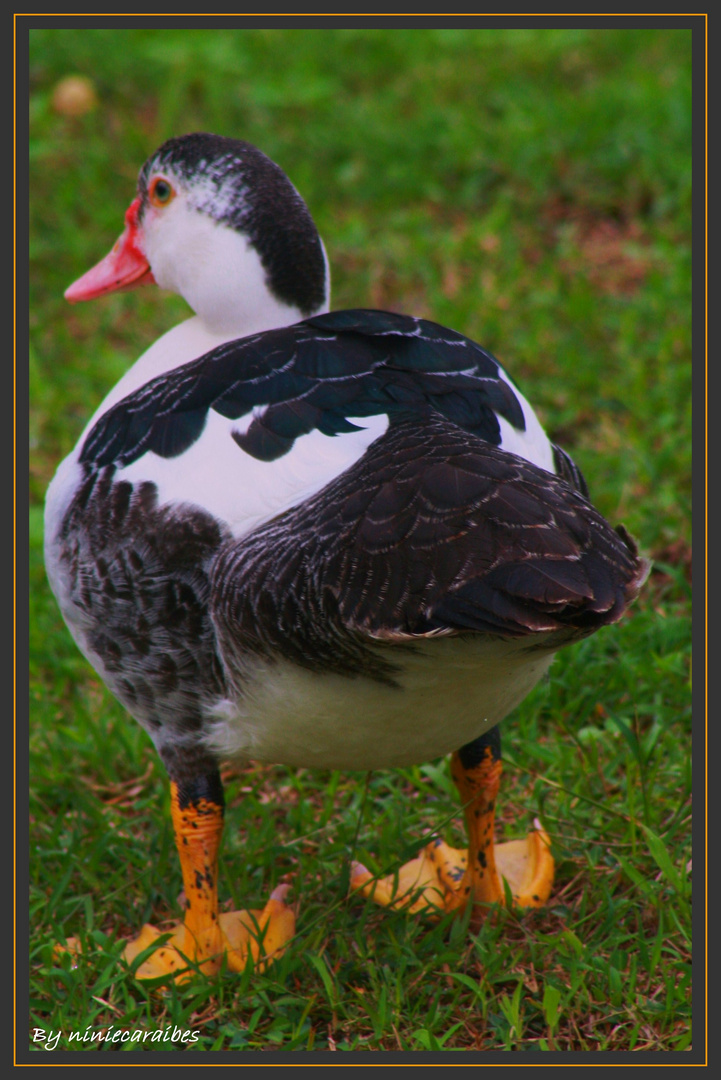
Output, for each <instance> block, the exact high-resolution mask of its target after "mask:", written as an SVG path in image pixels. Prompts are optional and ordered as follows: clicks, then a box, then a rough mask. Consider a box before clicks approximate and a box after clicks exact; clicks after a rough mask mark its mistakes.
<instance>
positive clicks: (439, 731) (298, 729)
mask: <svg viewBox="0 0 721 1080" xmlns="http://www.w3.org/2000/svg"><path fill="white" fill-rule="evenodd" d="M536 644H537V639H536ZM394 650H397V655H396V654H395V653H394ZM384 655H385V657H386V659H389V660H391V661H392V662H394V663H397V664H398V666H399V668H400V671H399V673H398V675H397V676H396V679H397V681H398V683H399V684H400V685H399V686H398V687H392V686H386V685H384V684H381V683H379V682H375V681H373V680H371V679H367V678H364V677H359V678H355V679H349V678H344V677H343V676H341V675H317V674H315V673H314V672H311V671H306V670H304V669H303V668H299V667H296V666H294V665H292V664H290V663H287V662H285V661H279V662H277V663H273V664H271V663H267V662H262V663H261V665H260V666H258V667H255V668H254V669H253V673H252V675H251V676H250V678H249V681H248V683H247V684H246V685H244V692H243V695H242V697H241V698H239V699H238V700H235V701H225V702H223V703H222V704H221V705H220V706H219V707H218V709H217V711H216V714H215V720H214V723H213V724H212V725H211V726H210V728H209V733H208V736H207V743H208V745H209V746H210V747H211V748H212V749H213V750H214V751H215V752H216V753H218V754H219V755H220V757H222V758H224V759H226V760H228V759H230V760H233V759H243V760H245V759H252V760H256V761H262V762H268V763H275V764H283V765H291V766H295V767H307V768H312V767H317V768H331V769H363V770H367V769H377V768H391V767H394V766H404V765H412V764H418V763H421V762H423V761H430V760H432V759H433V758H437V757H440V756H441V755H443V754H447V753H450V752H451V751H453V750H458V749H459V748H460V747H461V746H464V745H465V744H466V743H468V742H471V741H472V740H473V739H475V738H477V737H478V736H479V735H482V734H483V733H484V732H485V731H487V730H488V729H489V728H491V727H493V726H494V725H495V724H497V723H499V721H501V720H502V719H503V718H504V716H506V715H507V714H508V713H509V712H510V711H511V710H512V709H513V708H515V706H516V705H518V704H519V703H520V702H521V701H522V700H523V698H524V697H525V696H526V694H528V692H529V691H530V690H531V689H532V688H533V687H534V686H535V685H536V683H537V682H538V681H539V679H540V678H541V677H542V676H543V675H544V673H545V672H546V671H547V669H548V667H549V665H550V663H551V661H552V659H553V653H552V652H550V651H549V652H545V651H541V650H540V649H538V648H534V649H528V645H527V643H526V642H508V641H505V642H504V641H497V640H489V639H484V638H481V637H473V638H471V637H468V638H458V637H446V638H440V637H439V638H432V639H427V640H424V641H422V642H420V643H419V644H418V645H416V646H414V650H413V651H412V652H411V651H409V650H408V649H407V648H405V647H399V646H392V647H387V649H386V650H385V652H384Z"/></svg>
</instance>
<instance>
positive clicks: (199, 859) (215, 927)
mask: <svg viewBox="0 0 721 1080" xmlns="http://www.w3.org/2000/svg"><path fill="white" fill-rule="evenodd" d="M170 790H171V813H172V818H173V829H174V833H175V844H176V847H177V849H178V855H179V857H180V866H181V870H182V874H183V885H184V888H185V898H186V904H187V908H186V915H185V919H184V921H183V922H182V923H178V924H176V926H175V928H174V929H173V930H172V936H171V938H170V940H169V941H167V942H166V943H165V944H163V945H160V946H159V947H158V948H157V949H156V950H155V952H153V953H152V955H151V956H150V957H148V959H146V960H145V961H144V962H143V963H142V964H141V965H140V967H139V968H138V971H137V973H136V974H137V977H138V978H140V979H154V978H158V977H160V976H163V975H169V974H173V973H175V972H178V973H179V974H180V973H185V977H189V976H190V975H191V974H192V968H189V964H192V965H194V967H198V968H200V970H201V971H203V972H205V973H206V974H212V973H213V972H215V971H217V970H218V969H219V967H220V965H221V963H222V961H223V957H224V956H226V957H227V964H228V967H229V968H230V970H233V971H242V969H243V967H244V966H245V963H246V961H247V958H248V955H252V957H253V960H254V961H255V962H256V963H257V962H258V961H260V963H268V962H269V961H270V959H271V958H272V957H273V956H274V955H275V956H277V955H278V954H279V952H280V950H282V948H283V946H284V945H285V944H286V942H287V941H288V940H289V939H290V938H291V937H292V936H293V933H294V931H295V917H294V914H293V911H292V910H291V908H289V907H288V906H287V905H286V904H285V903H284V896H285V892H286V891H287V889H288V886H286V885H281V886H279V887H278V888H277V889H275V891H274V892H273V894H272V895H271V897H270V899H269V900H268V903H267V904H266V906H265V908H263V910H262V911H233V912H225V913H222V914H221V912H220V911H219V908H218V852H219V850H220V841H221V837H222V833H223V812H224V799H223V787H222V783H221V780H220V775H219V773H218V771H217V769H214V770H212V771H210V772H206V773H203V774H202V775H198V776H195V777H193V778H191V779H183V780H182V781H174V780H173V781H171V784H170ZM160 934H161V931H159V930H157V929H156V928H155V927H154V926H150V925H149V924H146V925H145V926H144V927H143V928H142V930H141V932H140V935H139V936H138V937H137V938H136V939H135V940H134V941H132V942H131V943H130V944H129V945H128V946H127V948H126V950H125V959H126V960H127V961H128V963H130V962H132V960H134V959H135V957H136V956H138V955H139V954H140V953H141V952H142V951H143V950H144V949H147V948H148V947H149V946H150V945H152V943H153V941H155V940H156V939H157V938H158V937H159V936H160Z"/></svg>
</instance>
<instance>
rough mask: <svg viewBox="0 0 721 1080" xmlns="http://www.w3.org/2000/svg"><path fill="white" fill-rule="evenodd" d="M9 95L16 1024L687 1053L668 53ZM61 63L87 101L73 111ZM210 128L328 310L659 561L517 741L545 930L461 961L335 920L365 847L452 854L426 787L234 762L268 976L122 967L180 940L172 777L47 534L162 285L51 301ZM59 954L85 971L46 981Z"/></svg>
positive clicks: (106, 54)
mask: <svg viewBox="0 0 721 1080" xmlns="http://www.w3.org/2000/svg"><path fill="white" fill-rule="evenodd" d="M30 71H31V99H30V117H31V176H30V182H31V201H32V206H31V293H32V296H31V346H32V347H31V355H30V386H31V406H32V409H31V461H32V465H31V476H30V491H31V528H30V531H31V589H30V602H31V641H30V650H31V664H30V676H31V767H32V790H31V815H32V816H31V847H30V850H31V853H32V858H31V927H32V941H31V953H30V957H31V1015H30V1017H29V1027H30V1029H31V1030H32V1028H33V1027H36V1026H37V1027H40V1028H44V1029H45V1030H50V1029H52V1030H55V1031H57V1030H58V1029H61V1030H62V1031H63V1033H64V1034H63V1037H62V1039H61V1041H60V1043H59V1049H68V1048H71V1047H72V1046H73V1045H74V1044H72V1043H69V1042H68V1041H67V1040H68V1033H69V1032H70V1031H79V1032H81V1034H82V1033H85V1031H86V1030H87V1029H88V1028H90V1029H92V1031H94V1032H96V1033H97V1032H98V1031H99V1030H101V1029H103V1030H106V1029H110V1028H111V1026H112V1030H117V1029H130V1030H133V1031H135V1030H142V1031H143V1032H144V1033H148V1032H161V1033H162V1032H164V1031H166V1030H168V1028H170V1029H171V1030H172V1028H173V1026H176V1027H179V1028H183V1029H190V1028H192V1029H193V1030H194V1031H195V1032H196V1033H197V1036H198V1038H197V1041H196V1042H195V1043H194V1045H193V1046H192V1047H187V1048H186V1050H185V1051H184V1052H187V1053H193V1052H197V1051H200V1050H223V1051H230V1050H245V1051H252V1050H266V1051H267V1050H272V1049H281V1050H295V1049H297V1050H306V1051H307V1050H310V1049H314V1050H324V1051H332V1050H336V1051H346V1052H347V1051H354V1050H391V1051H397V1050H412V1051H424V1050H438V1049H442V1050H445V1051H458V1050H483V1051H489V1052H490V1051H495V1050H499V1051H505V1050H538V1051H547V1050H594V1051H597V1050H635V1051H644V1050H666V1051H674V1050H685V1049H688V1047H689V1046H690V1039H691V1026H690V1022H691V1014H690V990H691V987H690V911H689V909H690V873H689V869H688V867H689V860H690V854H691V853H690V824H689V818H690V790H691V772H690V753H689V752H690V678H691V674H690V580H689V578H690V563H689V555H690V539H691V538H690V490H691V489H690V431H691V422H690V378H691V376H690V33H689V32H687V31H668V30H665V31H663V30H650V29H648V28H647V29H643V30H602V31H594V30H558V31H557V30H540V31H536V30H520V29H515V30H503V31H500V30H499V31H495V30H478V31H474V32H468V31H457V30H450V29H449V30H421V31H412V30H408V31H399V30H394V31H390V32H389V31H374V30H371V31H368V30H325V31H315V30H289V31H283V30H245V31H243V30H239V31H233V32H230V31H223V32H218V31H207V30H194V31H180V30H170V29H168V30H163V31H153V30H125V31H122V32H119V31H106V30H83V31H80V32H79V31H71V30H37V31H34V32H33V34H32V37H31V60H30ZM75 73H80V74H84V75H86V76H88V77H90V78H91V79H92V80H93V83H94V85H95V89H96V92H97V96H98V106H97V108H96V109H95V110H94V111H92V112H90V113H88V114H86V115H84V116H80V117H68V116H65V115H60V114H58V113H57V112H56V111H55V110H54V108H53V104H52V94H53V89H54V87H55V85H56V84H57V82H58V80H59V79H61V78H62V77H64V76H66V75H69V74H75ZM198 129H201V130H211V131H216V132H219V133H223V134H228V135H236V136H239V137H243V138H246V139H248V140H250V141H251V142H255V143H256V144H257V145H259V146H261V148H262V149H264V150H265V151H266V152H267V153H268V154H269V155H270V156H271V157H273V158H274V159H275V160H277V161H278V162H279V163H280V164H281V165H282V166H283V167H284V168H285V169H286V171H287V172H288V173H289V175H290V176H291V178H292V179H293V181H294V182H295V184H296V185H297V187H298V188H299V189H300V190H301V191H302V193H303V194H304V196H305V197H306V199H307V201H308V203H309V205H310V206H311V209H312V211H313V213H314V216H315V217H316V220H317V222H318V224H319V227H320V229H321V232H322V234H323V236H324V239H325V241H326V245H327V248H328V251H329V253H330V257H331V263H332V267H333V284H334V306H336V307H344V306H364V305H365V306H379V307H390V308H393V309H396V310H402V311H409V312H413V313H415V314H421V315H426V316H429V317H432V318H434V319H436V320H438V321H439V322H443V323H446V324H447V325H450V326H452V327H454V328H456V329H458V330H461V331H463V332H464V333H467V334H468V335H470V336H471V337H474V338H475V339H477V340H479V341H480V342H481V343H482V344H484V345H485V346H486V347H488V348H490V349H491V350H492V351H493V352H494V353H495V354H496V355H497V356H498V357H499V358H500V359H501V360H502V361H503V362H504V363H505V364H506V366H507V367H508V369H509V371H510V372H511V374H512V375H513V376H514V378H515V379H516V380H517V381H518V382H519V384H520V385H521V387H522V388H523V390H524V392H526V394H527V396H528V397H529V398H530V399H531V400H532V401H533V402H534V404H535V405H536V407H537V409H538V411H539V413H540V414H541V416H542V418H543V420H544V422H545V423H546V425H547V427H548V429H549V431H550V432H551V433H552V435H553V436H554V437H555V438H556V439H557V440H558V441H560V442H561V443H562V444H563V445H564V446H565V447H566V448H567V449H568V450H570V451H571V453H572V454H573V455H574V457H575V458H576V460H577V461H578V462H579V464H580V465H581V467H582V468H583V470H584V472H585V474H586V477H587V479H588V481H589V486H590V488H591V492H592V495H593V498H594V501H595V503H596V504H597V505H598V507H599V508H600V509H601V510H602V511H603V512H604V513H605V514H606V515H607V516H608V517H609V519H610V520H612V521H614V522H616V521H623V522H624V523H625V524H626V526H627V527H628V528H629V529H630V531H631V532H632V533H633V534H634V535H635V536H636V537H637V538H638V539H639V541H640V543H641V546H642V548H643V550H644V551H645V552H646V553H648V554H650V555H652V556H653V557H654V559H655V560H656V569H655V572H654V574H653V575H652V577H651V579H650V581H649V584H648V586H647V588H646V589H645V591H644V593H643V595H642V597H641V598H640V600H639V602H638V603H637V604H636V606H635V607H634V609H633V611H632V612H631V614H630V615H629V617H628V618H627V619H626V620H625V621H624V623H623V624H621V625H620V626H618V627H614V628H612V629H609V630H606V631H602V632H601V633H599V634H598V635H597V636H595V637H594V638H592V639H590V640H588V641H585V642H583V643H582V644H580V645H578V646H576V647H574V648H573V649H570V650H568V651H567V652H564V653H562V654H561V655H559V657H558V659H557V661H556V663H555V664H554V666H553V668H552V670H551V676H550V679H549V680H548V681H547V682H546V683H544V684H543V685H542V686H540V687H539V688H538V689H537V690H536V691H535V692H534V693H533V694H532V695H531V696H530V697H529V698H528V699H527V701H526V702H525V703H524V704H523V705H522V706H521V707H520V708H519V709H518V710H517V712H516V713H515V714H514V716H512V717H510V718H509V719H508V721H507V722H506V723H505V724H504V756H505V760H506V772H505V778H504V786H503V792H502V804H501V807H500V813H499V823H498V828H499V831H500V832H502V833H503V834H504V835H506V836H511V835H516V834H520V832H521V831H522V830H523V829H524V828H526V827H527V826H528V825H529V823H530V821H531V820H532V818H533V817H534V816H540V817H541V818H542V819H543V822H544V824H545V826H546V827H547V829H548V831H549V832H550V834H551V836H552V838H553V845H554V850H555V854H556V857H557V881H556V885H555V889H554V894H553V897H552V900H551V902H550V904H549V906H548V907H547V908H546V909H545V910H543V911H540V912H537V913H533V914H531V915H526V916H524V917H520V916H518V915H516V914H514V913H512V912H500V913H499V914H498V915H497V917H495V918H493V919H491V920H489V921H488V922H487V923H486V925H485V926H484V927H483V929H482V930H481V932H480V933H479V934H478V935H477V936H474V935H472V934H470V933H469V932H468V928H467V926H465V925H464V923H463V921H462V920H461V921H457V922H451V921H444V922H441V923H440V924H436V925H433V924H429V923H424V922H420V921H418V920H413V919H409V918H406V917H405V916H403V915H400V914H398V913H389V912H386V911H381V910H380V909H376V908H374V907H373V906H371V905H369V904H366V903H364V902H362V901H359V900H357V899H351V900H349V899H348V898H347V880H348V867H349V861H350V859H351V857H356V858H360V859H361V861H363V862H365V863H366V864H367V865H368V866H369V867H371V868H372V869H374V870H377V871H379V872H380V871H385V870H392V869H393V868H394V867H396V866H397V865H398V863H399V861H400V860H401V859H402V858H403V857H407V856H408V854H409V853H410V852H412V851H414V850H415V848H416V847H417V846H418V844H419V843H420V841H421V840H422V838H423V837H424V836H427V835H429V834H433V833H434V832H440V833H441V834H443V835H445V836H446V837H447V838H448V839H449V840H455V841H456V842H457V843H459V844H462V842H463V834H462V828H461V822H460V812H459V808H458V805H457V799H456V796H455V793H454V790H453V787H452V784H451V781H450V778H449V776H448V773H447V767H446V765H445V763H443V762H432V763H428V764H425V765H420V766H418V767H416V768H412V769H407V770H398V771H396V772H393V773H390V772H379V773H375V774H373V776H372V777H371V778H370V780H368V779H367V778H366V777H365V776H363V775H358V774H340V773H332V774H331V773H322V774H315V773H311V772H305V771H294V770H289V769H285V768H281V767H275V768H260V767H258V768H252V769H248V770H246V771H244V772H237V771H236V772H232V771H230V770H228V772H227V775H226V787H227V797H228V811H227V829H226V836H225V841H224V854H223V857H222V868H221V893H222V897H223V898H224V900H227V901H229V902H230V901H232V903H233V905H235V906H238V905H239V906H253V905H257V904H258V903H262V902H263V898H264V897H265V895H266V894H267V891H268V890H269V889H270V888H271V887H272V886H273V885H274V884H276V883H277V881H278V880H279V879H280V877H281V876H282V875H284V874H291V875H292V877H293V882H294V888H295V894H296V896H297V897H298V898H299V899H300V902H301V914H300V919H299V925H298V934H297V937H296V939H295V940H294V942H293V944H292V946H291V947H290V948H289V950H288V951H287V953H286V954H285V955H284V956H283V958H282V959H281V960H280V961H279V962H278V963H277V964H276V965H275V966H274V967H273V968H272V969H271V970H270V971H269V972H267V973H266V974H264V975H261V974H257V973H252V972H250V971H247V972H246V973H245V974H244V975H240V976H238V975H234V976H231V975H227V976H224V977H220V978H217V979H211V980H202V981H195V982H193V983H191V984H189V985H188V986H186V987H183V988H180V989H178V988H174V987H169V988H166V989H165V990H160V991H157V990H156V991H153V992H150V991H149V990H147V989H146V988H143V987H142V986H141V985H139V984H137V983H136V982H135V981H134V980H133V979H132V977H131V975H130V973H129V972H128V971H127V969H125V968H124V966H123V964H122V962H121V961H120V959H119V953H120V951H121V949H122V945H123V939H124V938H125V937H127V936H130V935H131V934H132V933H133V932H134V931H135V930H137V928H138V927H139V925H140V924H141V923H142V922H143V921H147V920H150V919H152V920H160V919H163V918H164V917H166V916H167V915H168V914H169V913H170V914H175V915H176V916H177V914H178V913H179V911H178V904H177V897H178V893H179V892H180V888H181V881H180V871H179V867H178V864H177V859H176V856H175V853H174V850H173V841H172V833H171V826H170V820H169V814H168V794H167V786H166V782H165V778H164V775H163V769H162V767H161V765H160V763H159V761H158V760H157V758H156V756H155V752H154V751H153V749H152V747H151V746H150V744H149V741H148V739H147V738H146V736H145V735H144V734H143V733H142V732H141V731H140V729H139V728H138V727H137V726H136V725H135V724H134V723H133V722H132V721H130V720H129V719H128V718H127V717H126V715H125V714H124V712H123V710H122V709H121V708H120V706H119V705H117V704H116V703H115V702H114V700H113V699H112V698H111V697H110V695H109V694H108V693H107V692H106V690H105V689H104V688H103V686H102V685H101V683H100V682H99V680H98V679H97V677H96V676H95V674H94V673H93V672H92V671H91V669H90V668H89V667H88V666H87V664H86V663H85V661H84V660H83V659H82V658H81V657H80V655H79V653H78V652H77V650H76V648H75V646H74V645H73V643H72V641H71V640H70V638H69V635H68V634H67V632H66V630H65V628H64V626H63V624H62V621H61V619H60V616H59V614H58V612H57V609H56V607H55V604H54V601H53V599H52V597H51V596H50V594H49V591H48V588H47V584H46V582H45V576H44V570H43V566H42V509H41V507H42V499H43V496H44V491H45V488H46V486H47V483H48V482H49V480H50V478H51V477H52V475H53V472H54V469H55V468H56V466H57V464H58V462H59V461H60V460H61V459H62V458H63V456H64V455H65V454H66V453H68V452H69V450H70V449H71V448H72V446H73V445H74V443H75V441H76V440H77V438H78V436H79V434H80V431H81V430H82V428H83V426H84V424H85V422H86V421H87V418H88V417H89V415H90V414H91V412H92V411H93V410H94V408H95V406H96V404H97V403H98V401H99V400H100V398H101V397H102V395H103V394H104V393H105V392H106V390H107V389H108V388H109V387H110V386H111V385H112V384H113V383H114V382H115V381H116V380H117V378H118V377H119V376H120V374H121V373H122V372H123V371H124V370H125V368H126V367H127V366H128V364H129V363H130V362H131V361H132V360H133V359H134V358H135V357H136V356H137V355H138V354H139V352H140V351H141V350H142V349H143V348H144V347H145V346H146V345H147V344H148V343H149V342H150V341H152V340H154V338H155V337H157V336H158V335H159V333H160V332H161V331H162V330H164V329H166V328H167V327H168V326H170V325H172V323H173V322H175V321H178V319H179V318H180V317H182V314H183V312H184V306H183V304H182V301H179V300H177V299H176V298H169V297H167V296H165V295H161V294H160V292H159V291H158V290H146V291H144V292H142V293H136V294H130V295H117V296H113V297H108V298H106V299H105V300H103V301H98V302H96V303H94V304H90V305H82V306H79V307H77V308H70V307H69V306H68V305H66V304H65V302H64V301H63V299H62V292H63V289H64V288H65V287H66V286H67V284H68V283H69V282H70V281H72V280H74V278H75V277H77V276H78V275H79V274H80V273H81V272H83V271H84V270H85V269H87V268H88V267H89V266H90V265H92V264H93V263H94V262H95V261H97V259H98V258H99V257H100V256H101V255H102V254H104V253H105V252H106V250H107V249H108V248H109V247H110V245H111V243H112V242H113V240H114V239H115V237H116V236H117V235H118V233H119V232H120V229H121V227H122V214H123V212H124V209H125V207H126V206H127V204H128V202H129V200H130V198H131V196H132V192H133V188H134V182H135V175H136V173H137V169H138V168H139V166H140V165H141V164H142V162H143V161H144V159H145V158H146V156H147V155H148V154H149V153H150V152H151V151H152V150H153V149H154V148H155V147H156V146H157V145H159V144H160V142H162V141H163V139H165V138H167V137H169V136H170V135H173V134H180V133H182V132H184V131H189V130H198ZM69 935H76V936H79V937H80V938H81V939H82V940H83V942H84V947H85V948H84V952H83V954H82V957H81V959H80V960H79V962H78V967H77V968H72V967H71V966H70V961H69V958H68V957H67V956H66V957H65V958H64V959H63V960H62V961H57V960H56V959H55V958H54V955H53V946H54V945H55V943H57V942H58V941H62V940H63V937H64V936H69ZM111 1034H112V1031H111ZM75 1045H77V1044H75ZM125 1045H126V1047H127V1045H128V1044H125ZM131 1045H133V1047H134V1048H135V1047H137V1044H131ZM143 1045H144V1048H145V1049H146V1051H147V1052H148V1053H152V1052H157V1053H162V1052H179V1051H180V1046H179V1045H177V1044H173V1043H171V1042H169V1041H168V1042H154V1043H151V1042H150V1039H149V1037H148V1038H146V1042H145V1043H144V1044H143ZM90 1046H91V1044H90V1043H89V1042H86V1043H84V1044H81V1047H82V1048H84V1049H87V1048H90ZM94 1046H95V1047H97V1043H96V1044H94ZM34 1049H39V1044H35V1046H34ZM103 1051H104V1052H113V1051H117V1052H123V1050H122V1049H121V1044H120V1043H114V1044H113V1043H108V1044H107V1045H106V1044H103Z"/></svg>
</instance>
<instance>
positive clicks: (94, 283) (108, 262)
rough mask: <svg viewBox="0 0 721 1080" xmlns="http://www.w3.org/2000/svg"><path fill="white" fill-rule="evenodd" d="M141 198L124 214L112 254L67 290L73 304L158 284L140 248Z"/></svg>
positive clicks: (135, 200)
mask: <svg viewBox="0 0 721 1080" xmlns="http://www.w3.org/2000/svg"><path fill="white" fill-rule="evenodd" d="M139 209H140V198H139V197H138V198H137V199H134V200H133V202H132V203H131V204H130V206H129V207H128V209H127V211H126V214H125V229H124V231H123V233H122V234H121V235H120V236H119V237H118V239H117V240H116V241H115V243H114V244H113V248H112V250H111V251H110V252H109V254H107V255H106V256H105V258H104V259H101V260H100V262H99V263H97V265H96V266H94V267H93V268H92V270H88V272H87V274H83V276H82V277H81V278H78V280H77V281H74V282H73V284H72V285H71V286H70V288H68V289H66V290H65V299H66V300H69V301H70V303H71V304H76V303H77V302H78V301H79V300H94V299H95V297H96V296H104V295H105V293H111V292H122V291H123V290H127V289H137V288H138V286H139V285H152V284H154V283H155V278H154V277H153V273H152V270H151V269H150V264H149V262H148V260H147V259H146V258H145V255H144V254H143V252H142V251H141V249H140V246H139V244H138V234H139V231H140V226H139V224H138V210H139Z"/></svg>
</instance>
